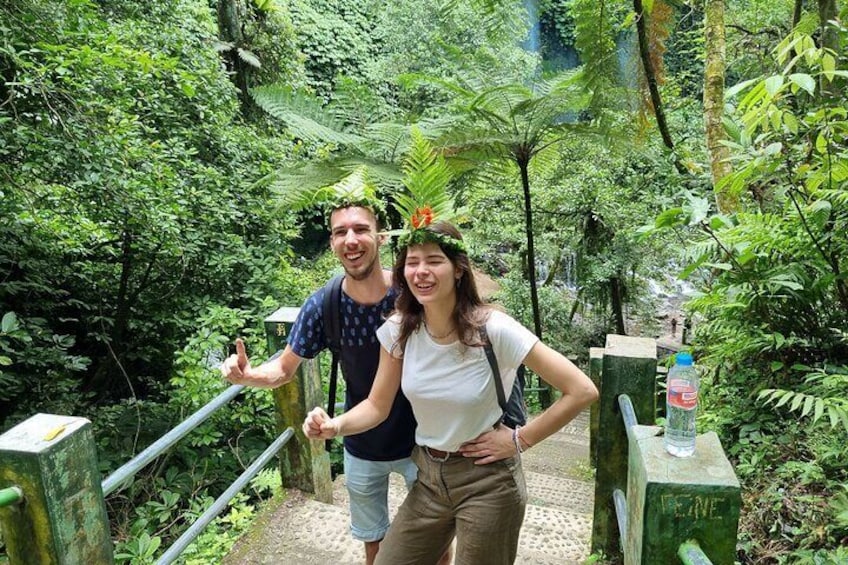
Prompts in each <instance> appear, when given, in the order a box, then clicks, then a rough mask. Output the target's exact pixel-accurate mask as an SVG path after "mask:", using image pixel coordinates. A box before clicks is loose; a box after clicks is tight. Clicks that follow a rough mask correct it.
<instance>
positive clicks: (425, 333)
mask: <svg viewBox="0 0 848 565" xmlns="http://www.w3.org/2000/svg"><path fill="white" fill-rule="evenodd" d="M422 176H423V175H422ZM410 184H411V183H410ZM410 191H412V189H411V188H410ZM430 194H431V195H432V193H430ZM416 196H417V195H415V194H412V196H411V197H410V198H409V199H408V200H407V204H406V205H405V206H403V207H402V206H397V207H398V208H399V211H401V213H402V216H403V217H404V218H406V220H407V221H408V222H409V224H410V225H409V227H408V228H407V230H405V231H404V232H403V233H402V234H401V235H400V238H399V240H398V246H399V253H398V257H397V260H396V262H395V266H394V280H395V283H396V284H398V285H399V286H400V293H399V295H398V298H397V301H396V312H395V313H394V314H393V315H392V316H391V317H390V318H389V319H388V320H387V321H386V322H385V323H384V324H383V325H382V326H381V327H380V329H379V330H378V331H377V337H378V338H379V340H380V345H381V350H380V364H379V368H378V370H377V375H376V378H375V381H374V386H373V388H372V389H371V393H370V394H369V395H368V398H366V399H365V400H363V401H362V402H361V403H359V404H358V405H356V406H355V407H354V408H353V409H351V410H349V411H346V412H345V413H344V414H342V415H340V416H337V417H335V418H330V417H329V416H328V415H327V413H326V412H325V411H324V409H323V408H320V407H317V408H315V409H313V410H312V411H310V413H309V415H308V416H307V418H306V420H305V421H304V424H303V431H304V433H305V434H306V435H307V436H308V437H310V438H314V439H319V438H323V439H329V438H333V437H336V436H348V435H350V434H359V433H362V432H364V431H366V430H369V429H371V428H373V427H374V426H378V425H380V424H381V422H384V421H385V420H386V418H387V417H389V415H390V413H391V409H392V405H393V403H394V402H396V397H397V396H399V395H400V394H401V390H402V393H403V394H405V395H406V398H408V399H409V402H410V403H411V405H412V409H413V411H414V413H415V417H416V419H417V422H418V428H417V430H416V433H415V440H416V444H417V445H416V447H415V448H414V450H413V452H412V458H413V460H414V461H415V463H416V464H417V465H418V468H419V471H418V480H417V481H416V482H415V484H414V485H413V486H412V489H411V490H410V491H409V494H408V495H407V497H406V500H405V501H404V502H403V504H402V505H401V507H400V509H399V510H398V513H397V515H396V516H395V518H394V520H393V522H392V525H391V527H390V528H389V531H388V533H387V535H386V538H385V539H384V540H383V543H382V546H381V548H380V552H379V553H378V554H377V560H376V563H377V564H378V565H381V564H382V565H432V564H433V563H436V562H437V560H438V559H439V556H440V555H442V552H444V551H445V550H446V549H447V548H448V547H449V546H450V544H451V540H452V539H453V537H454V536H456V563H457V564H463V565H476V564H480V565H508V564H511V563H513V562H514V561H515V558H516V555H517V550H518V537H519V532H520V529H521V524H522V522H523V520H524V511H525V506H526V503H527V489H526V485H525V481H524V474H523V470H522V467H521V457H520V454H521V452H522V451H524V450H526V449H529V448H530V447H532V446H533V445H535V444H537V443H538V442H540V441H542V440H543V439H545V438H546V437H548V436H549V435H551V434H553V433H554V432H556V431H557V430H559V429H560V428H562V427H563V426H565V425H566V424H567V423H568V422H569V421H570V420H572V419H573V418H574V417H575V416H576V415H577V414H578V413H579V412H580V411H581V410H583V409H584V408H585V407H586V406H588V405H589V404H591V403H592V402H594V401H595V400H596V399H597V397H598V391H597V389H596V388H595V386H594V385H593V384H592V381H591V380H590V379H589V378H588V377H587V376H586V375H585V374H584V373H583V371H581V370H580V369H579V368H577V367H576V366H575V365H574V364H573V363H571V362H570V361H569V360H568V359H566V358H565V357H564V356H563V355H561V354H560V353H558V352H556V351H554V350H553V349H551V348H550V347H548V346H546V345H545V344H543V343H541V342H540V341H539V339H538V338H537V337H536V336H535V335H534V334H533V333H532V332H530V331H529V330H527V329H526V328H524V327H523V326H522V325H521V324H519V323H518V322H516V321H515V320H514V319H512V318H511V317H510V316H508V315H507V314H505V313H503V312H500V311H498V310H495V309H494V308H492V307H491V306H487V305H485V304H483V302H482V300H481V299H480V296H479V293H478V291H477V286H476V283H475V281H474V275H473V272H472V269H471V264H470V261H469V258H468V254H467V251H466V248H465V243H464V241H463V239H462V236H461V235H460V233H459V231H458V230H457V229H456V228H455V227H454V226H453V225H452V224H449V223H447V222H444V221H439V220H440V218H441V217H442V215H443V214H442V210H441V209H440V206H439V205H438V204H433V205H431V204H430V202H428V201H427V200H422V199H421V198H417V197H416ZM436 200H437V201H438V202H440V203H441V204H444V199H436ZM444 215H445V216H447V215H448V214H447V213H445V214H444ZM487 342H488V344H490V346H487V345H486V344H487ZM487 348H488V350H493V352H494V357H495V358H496V360H495V361H492V360H491V359H490V358H487V357H488V352H487ZM522 363H524V364H526V365H527V366H528V367H529V368H530V369H531V370H533V371H535V372H536V373H537V374H538V375H539V376H541V378H542V379H544V380H545V381H546V382H548V383H550V384H551V385H553V386H554V387H555V388H556V389H557V390H559V391H560V392H561V393H562V396H561V398H560V399H559V400H557V401H556V402H555V403H554V404H553V405H552V406H551V407H550V408H548V409H547V410H545V411H544V412H543V413H542V414H540V415H539V416H538V417H536V418H535V419H534V420H533V421H532V422H530V423H528V424H526V425H525V426H524V427H521V426H517V427H516V428H515V429H514V430H512V429H510V428H508V427H506V426H504V425H503V424H502V423H501V419H502V417H503V414H504V409H503V406H504V405H505V402H504V401H503V398H504V393H503V391H504V390H507V391H509V390H511V388H512V385H513V380H514V379H515V377H516V369H517V368H518V366H519V365H520V364H522ZM498 384H500V385H501V386H500V387H499V386H498ZM499 388H500V390H498V389H499Z"/></svg>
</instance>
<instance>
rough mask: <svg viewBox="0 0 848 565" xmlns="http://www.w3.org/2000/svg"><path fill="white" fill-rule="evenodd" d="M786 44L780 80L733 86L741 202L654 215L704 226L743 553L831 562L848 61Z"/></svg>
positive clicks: (716, 385) (840, 402)
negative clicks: (740, 495)
mask: <svg viewBox="0 0 848 565" xmlns="http://www.w3.org/2000/svg"><path fill="white" fill-rule="evenodd" d="M775 53H776V61H777V63H778V64H779V65H781V67H780V70H779V71H778V72H777V73H776V74H773V73H772V72H771V70H770V69H767V73H766V74H765V76H763V77H760V78H757V79H752V80H748V81H744V82H742V83H740V84H739V85H737V86H735V87H733V88H731V89H729V90H728V92H727V97H728V100H729V102H731V103H732V104H733V106H731V108H730V109H732V110H733V113H732V114H730V115H729V116H727V118H726V129H727V132H728V135H729V138H730V140H729V141H728V142H727V145H728V146H729V147H730V149H731V155H732V156H731V159H732V161H733V171H732V172H731V174H730V175H728V176H727V177H726V178H725V179H723V180H722V184H721V185H720V188H728V189H730V190H732V191H733V192H735V193H736V194H739V195H741V196H743V209H742V210H740V211H739V212H738V213H736V214H735V215H733V216H732V217H727V216H721V215H717V214H712V213H711V206H710V204H709V202H708V201H707V200H706V199H704V198H701V197H698V196H694V195H690V197H689V198H688V201H687V202H685V203H684V204H683V205H681V206H678V207H676V208H671V209H668V210H667V211H666V212H665V213H664V214H661V215H660V216H659V217H658V218H657V221H656V225H657V226H665V227H666V228H667V229H675V230H678V229H686V228H687V226H688V227H689V229H691V228H694V229H696V230H698V231H699V232H700V234H701V235H700V236H698V237H695V241H694V242H693V243H692V244H691V245H690V247H689V248H688V250H687V253H686V258H685V259H686V263H687V265H688V266H687V267H686V268H685V269H684V272H683V276H688V277H689V278H690V279H691V280H693V281H695V282H696V284H698V286H699V287H700V288H699V290H700V293H699V294H698V295H697V296H696V297H695V298H694V299H693V300H691V301H690V302H689V303H688V304H687V306H688V307H689V308H690V310H691V312H692V314H693V315H694V316H696V317H699V319H700V322H699V323H698V324H697V325H696V336H697V344H698V348H697V349H698V351H697V352H698V353H699V354H700V355H699V359H700V362H701V363H702V364H704V365H705V366H708V367H710V368H711V375H710V381H709V384H708V385H707V386H705V395H704V405H705V407H706V409H705V413H704V415H703V417H702V418H701V419H700V420H701V421H702V422H703V423H704V424H705V425H706V426H707V427H708V428H710V427H714V428H716V429H717V430H718V431H719V432H720V434H721V435H722V437H723V440H724V441H725V443H726V445H729V449H728V452H729V454H730V455H731V457H732V458H733V459H734V461H735V463H736V470H737V473H738V474H739V476H740V478H741V479H742V482H743V487H744V488H745V498H746V503H745V507H744V512H743V523H742V526H741V527H742V530H743V531H745V532H746V535H747V536H750V540H749V541H748V542H747V545H746V549H745V552H746V553H747V554H748V555H749V556H750V558H751V559H753V560H756V559H757V558H758V557H759V558H762V557H763V556H765V555H769V554H771V553H772V552H774V551H778V550H779V551H782V552H783V553H785V554H786V555H787V556H789V557H788V559H789V561H791V562H793V563H794V562H796V560H800V561H802V562H816V561H815V560H818V561H819V562H827V560H828V559H831V558H832V556H833V551H832V550H833V549H834V548H836V547H837V546H839V545H840V544H842V543H844V539H845V535H846V528H845V525H844V523H843V522H841V521H840V520H838V519H837V516H838V515H839V512H840V510H839V508H841V507H839V505H838V504H837V505H836V506H835V507H834V506H833V505H831V504H829V502H830V501H831V500H832V499H833V497H834V494H836V493H841V492H842V491H843V490H844V488H845V485H846V484H848V475H846V469H845V466H844V461H845V460H846V457H848V453H846V449H845V442H844V438H845V434H846V431H848V428H847V427H846V425H845V424H846V407H848V404H846V402H848V382H846V377H845V366H846V363H848V341H846V339H845V336H844V330H843V328H845V327H846V323H848V314H846V312H848V292H846V291H848V289H846V286H845V280H844V272H845V269H846V252H848V235H846V234H848V230H846V227H848V226H846V223H848V208H846V203H848V199H845V198H844V192H845V189H846V187H848V184H846V183H848V169H845V163H846V162H848V153H846V149H845V147H846V146H848V144H846V136H847V135H848V112H846V110H845V102H846V98H845V92H844V89H842V90H841V91H839V90H837V89H835V88H834V86H835V85H837V84H841V81H842V80H843V78H844V77H845V76H846V71H845V70H843V69H841V68H840V67H839V65H838V62H837V60H836V59H835V58H834V57H833V55H832V54H831V53H829V52H827V51H826V50H822V49H820V48H818V47H817V46H816V45H815V42H814V41H813V40H812V39H811V38H810V37H809V36H806V35H804V34H801V33H795V34H791V35H790V36H788V37H787V39H786V40H784V41H782V42H781V43H780V44H779V45H778V46H777V47H776V50H775ZM837 92H838V94H837ZM737 100H738V102H737ZM734 106H735V107H734ZM690 233H692V232H690ZM758 401H759V402H758ZM823 432H825V433H823ZM839 461H841V462H842V463H840V462H839ZM778 548H779V549H778Z"/></svg>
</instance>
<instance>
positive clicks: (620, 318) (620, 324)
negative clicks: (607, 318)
mask: <svg viewBox="0 0 848 565" xmlns="http://www.w3.org/2000/svg"><path fill="white" fill-rule="evenodd" d="M609 282H610V302H611V304H612V314H613V316H614V317H615V332H616V333H617V334H618V335H627V328H626V327H625V326H624V298H623V297H622V294H623V291H622V288H621V278H620V277H612V278H611V279H610V280H609Z"/></svg>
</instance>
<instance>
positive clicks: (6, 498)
mask: <svg viewBox="0 0 848 565" xmlns="http://www.w3.org/2000/svg"><path fill="white" fill-rule="evenodd" d="M23 500H24V491H22V490H21V487H18V486H11V487H8V488H4V489H0V508H5V507H7V506H12V505H13V504H20V503H21V502H23Z"/></svg>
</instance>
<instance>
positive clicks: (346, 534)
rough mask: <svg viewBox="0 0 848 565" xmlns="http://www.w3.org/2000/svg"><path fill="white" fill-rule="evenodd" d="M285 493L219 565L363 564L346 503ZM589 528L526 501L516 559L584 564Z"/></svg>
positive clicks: (534, 564)
mask: <svg viewBox="0 0 848 565" xmlns="http://www.w3.org/2000/svg"><path fill="white" fill-rule="evenodd" d="M401 488H402V487H401ZM287 495H288V496H287V498H286V499H285V500H282V498H281V499H280V500H279V501H275V502H274V503H272V504H273V505H274V508H273V509H269V510H268V511H266V512H265V513H264V514H263V518H262V519H260V520H259V521H258V522H257V523H256V525H255V526H254V527H253V528H252V530H251V533H250V534H248V535H247V536H245V538H243V539H241V540H239V542H238V543H237V544H236V547H235V548H233V550H232V551H231V552H230V554H229V555H228V556H227V557H226V558H224V560H223V561H222V564H224V565H260V564H261V565H266V564H267V565H270V564H275V565H277V564H279V565H329V564H336V563H337V564H340V565H347V564H350V565H355V564H361V563H362V561H363V550H362V544H361V543H359V542H356V541H354V540H353V538H351V536H350V530H349V525H348V524H349V518H348V511H347V509H346V508H345V507H341V506H336V505H335V504H325V503H322V502H316V501H315V500H312V499H310V498H308V497H307V496H305V495H303V494H302V493H300V492H299V491H296V490H290V491H288V493H287ZM591 530H592V517H591V515H588V514H582V513H578V512H570V511H567V510H562V509H560V508H554V507H545V506H536V505H534V504H528V506H527V510H526V514H525V517H524V525H523V527H522V529H521V535H520V537H519V540H518V558H517V559H516V563H521V564H528V565H544V564H551V565H553V564H556V565H563V564H568V563H574V564H577V563H582V562H583V561H584V560H585V559H586V558H587V557H588V556H589V543H590V538H591Z"/></svg>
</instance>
